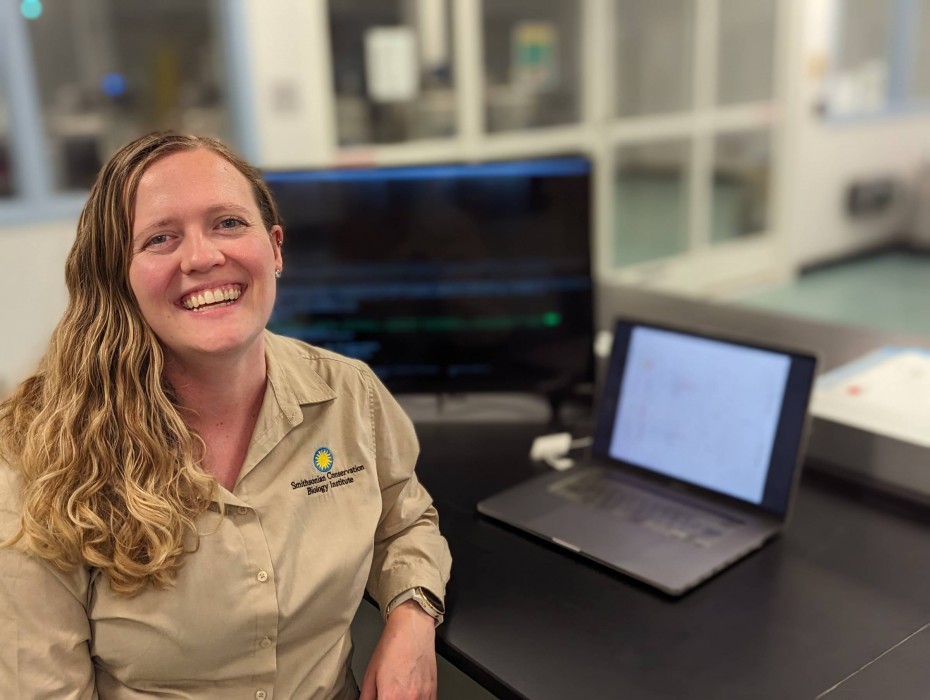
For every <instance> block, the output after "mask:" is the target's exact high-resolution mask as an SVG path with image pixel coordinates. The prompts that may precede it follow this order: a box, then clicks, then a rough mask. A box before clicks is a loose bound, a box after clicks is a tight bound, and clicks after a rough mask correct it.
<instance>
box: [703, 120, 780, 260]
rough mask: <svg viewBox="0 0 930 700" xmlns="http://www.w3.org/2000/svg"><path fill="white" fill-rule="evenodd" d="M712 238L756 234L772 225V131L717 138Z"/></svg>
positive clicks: (729, 237)
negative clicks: (770, 211)
mask: <svg viewBox="0 0 930 700" xmlns="http://www.w3.org/2000/svg"><path fill="white" fill-rule="evenodd" d="M713 158H714V160H713V194H712V200H711V230H710V239H711V241H712V242H715V243H719V242H722V241H729V240H733V239H737V238H745V237H747V236H756V235H759V234H761V233H763V232H765V231H767V230H768V228H769V225H770V221H769V218H770V215H769V210H770V201H769V200H770V190H771V185H770V182H771V172H772V133H771V132H770V131H768V130H765V131H752V132H736V133H728V134H719V135H718V136H717V137H716V139H715V141H714V155H713Z"/></svg>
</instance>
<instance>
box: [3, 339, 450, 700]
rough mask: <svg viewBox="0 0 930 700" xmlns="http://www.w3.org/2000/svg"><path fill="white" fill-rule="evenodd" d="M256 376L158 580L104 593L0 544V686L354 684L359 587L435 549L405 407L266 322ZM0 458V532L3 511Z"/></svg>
mask: <svg viewBox="0 0 930 700" xmlns="http://www.w3.org/2000/svg"><path fill="white" fill-rule="evenodd" d="M266 357H267V364H268V384H267V388H266V391H265V397H264V402H263V404H262V408H261V412H260V414H259V417H258V422H257V424H256V426H255V431H254V434H253V435H252V439H251V443H250V445H249V449H248V454H247V456H246V458H245V462H244V464H243V467H242V471H241V473H240V476H239V479H238V481H237V483H236V486H235V487H234V489H233V491H232V493H230V492H229V491H226V490H225V489H223V488H221V487H220V488H218V491H217V496H216V501H215V502H214V503H213V504H212V505H211V508H210V510H208V511H207V512H205V513H204V514H203V515H202V516H201V517H200V518H199V520H198V521H197V525H198V530H199V548H198V549H197V551H195V552H193V553H191V554H188V555H187V556H186V558H185V560H184V564H183V566H182V568H181V570H180V571H179V574H178V578H177V583H176V585H175V586H174V587H172V588H170V589H168V590H164V591H158V590H154V589H151V588H149V589H146V590H144V591H143V592H142V593H140V594H139V595H137V596H135V597H133V598H125V597H120V596H118V595H115V594H114V593H113V592H112V591H111V590H110V587H109V584H108V581H107V578H106V576H105V575H104V574H102V573H101V572H100V571H98V570H94V569H88V568H86V567H81V568H79V569H77V570H75V571H70V572H62V571H59V570H58V569H57V568H55V567H54V566H52V565H50V564H48V563H47V562H45V561H41V560H38V559H36V558H34V557H32V556H29V555H26V554H24V553H22V552H20V551H17V550H11V549H0V627H2V629H3V632H4V634H3V636H4V641H3V644H2V645H0V696H2V697H3V698H4V699H11V698H23V699H24V700H25V699H27V698H28V700H36V699H38V698H54V699H55V700H62V699H64V698H94V697H100V698H116V699H117V700H122V699H124V698H143V697H151V696H158V697H171V698H222V699H223V700H229V699H232V698H243V699H247V698H248V699H251V698H263V699H264V700H275V699H278V700H290V699H292V698H293V699H297V698H301V699H302V698H330V697H354V696H355V694H356V693H357V689H356V685H355V681H354V679H353V678H352V674H351V669H350V667H349V657H350V651H351V646H352V643H351V639H350V636H349V625H350V623H351V621H352V618H353V617H354V615H355V611H356V609H357V608H358V605H359V602H360V600H361V597H362V593H363V591H364V589H365V587H366V585H367V587H368V590H369V592H370V593H371V595H372V596H373V597H374V598H375V599H376V600H377V601H378V603H379V604H380V606H381V609H382V610H384V609H386V607H387V604H388V603H389V602H390V601H391V600H392V599H393V598H394V597H395V596H396V595H398V594H399V593H401V592H403V591H404V590H407V589H409V588H412V587H414V586H425V587H426V588H428V589H429V590H431V591H432V592H434V593H436V594H437V595H439V596H440V597H441V596H443V595H444V592H445V584H446V582H447V580H448V577H449V569H450V561H451V560H450V557H449V551H448V547H447V545H446V542H445V540H444V539H443V538H442V536H441V535H440V534H439V529H438V524H437V514H436V511H435V509H434V508H433V506H432V505H431V500H430V497H429V495H428V494H427V493H426V491H425V490H424V489H423V487H422V486H420V484H419V483H418V481H417V478H416V475H415V473H414V464H415V461H416V456H417V453H418V445H417V441H416V437H415V434H414V431H413V427H412V425H411V424H410V421H409V420H408V418H407V417H406V416H405V415H404V413H403V411H402V410H401V409H400V407H399V406H398V405H397V403H396V402H395V401H394V399H393V398H392V397H391V396H390V394H388V392H387V391H386V390H385V389H384V387H383V386H382V385H381V383H380V382H379V381H378V380H377V378H375V377H374V375H373V374H372V373H371V371H370V370H369V369H368V368H367V367H365V366H364V365H363V364H361V363H359V362H356V361H353V360H349V359H346V358H344V357H340V356H338V355H335V354H332V353H329V352H326V351H323V350H319V349H317V348H313V347H311V346H308V345H305V344H303V343H299V342H297V341H294V340H290V339H285V338H281V337H278V336H274V335H272V334H270V333H267V334H266ZM17 478H18V477H17V475H16V473H15V471H14V470H13V469H11V468H10V467H9V466H7V465H0V537H3V538H5V537H7V536H9V535H10V534H12V532H13V531H15V529H16V527H17V526H18V523H19V518H20V511H19V506H18V498H17V492H18V486H17Z"/></svg>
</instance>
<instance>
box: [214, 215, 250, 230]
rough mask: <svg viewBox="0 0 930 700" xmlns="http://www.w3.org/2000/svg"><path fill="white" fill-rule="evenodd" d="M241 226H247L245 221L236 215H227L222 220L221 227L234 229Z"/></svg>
mask: <svg viewBox="0 0 930 700" xmlns="http://www.w3.org/2000/svg"><path fill="white" fill-rule="evenodd" d="M239 226H245V222H244V221H243V220H242V219H239V218H236V217H235V216H227V217H226V218H225V219H222V220H221V221H220V228H225V229H233V228H237V227H239Z"/></svg>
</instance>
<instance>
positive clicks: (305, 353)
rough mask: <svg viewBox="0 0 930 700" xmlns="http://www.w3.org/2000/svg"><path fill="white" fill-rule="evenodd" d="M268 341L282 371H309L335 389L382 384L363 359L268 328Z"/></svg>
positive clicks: (271, 356)
mask: <svg viewBox="0 0 930 700" xmlns="http://www.w3.org/2000/svg"><path fill="white" fill-rule="evenodd" d="M265 342H266V348H267V352H268V355H269V360H270V361H271V363H272V364H276V365H278V366H279V369H280V370H281V371H283V372H284V373H287V374H291V375H297V376H300V377H303V378H306V377H307V375H308V373H310V374H312V376H313V377H317V378H319V380H320V381H322V382H324V383H325V384H326V385H328V386H329V387H331V388H332V389H333V391H335V392H336V393H338V392H339V390H340V389H344V388H347V387H351V386H355V387H364V388H369V389H370V388H371V387H372V386H377V385H378V384H379V382H378V380H377V378H376V377H375V375H374V372H372V370H371V368H370V367H369V366H368V365H367V364H365V363H364V362H362V361H361V360H356V359H354V358H351V357H346V356H345V355H340V354H339V353H336V352H333V351H331V350H326V349H324V348H319V347H316V346H315V345H310V344H309V343H305V342H303V341H300V340H296V339H295V338H287V337H285V336H280V335H276V334H274V333H271V332H266V335H265ZM269 370H270V371H271V370H272V368H269Z"/></svg>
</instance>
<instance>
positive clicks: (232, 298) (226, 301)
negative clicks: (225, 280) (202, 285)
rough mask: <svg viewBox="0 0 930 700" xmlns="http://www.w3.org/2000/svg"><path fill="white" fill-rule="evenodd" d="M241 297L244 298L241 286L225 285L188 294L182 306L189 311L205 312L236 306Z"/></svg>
mask: <svg viewBox="0 0 930 700" xmlns="http://www.w3.org/2000/svg"><path fill="white" fill-rule="evenodd" d="M240 296H242V289H241V288H240V287H239V286H237V285H224V286H222V287H216V288H215V289H201V290H200V291H198V292H194V293H193V294H188V295H187V296H184V297H182V298H181V301H180V304H181V306H182V307H184V308H185V309H187V310H188V311H203V310H205V309H213V308H216V307H218V306H229V305H230V304H234V303H235V302H236V300H237V299H238V298H239V297H240Z"/></svg>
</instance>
